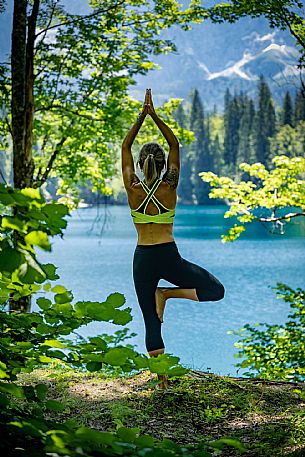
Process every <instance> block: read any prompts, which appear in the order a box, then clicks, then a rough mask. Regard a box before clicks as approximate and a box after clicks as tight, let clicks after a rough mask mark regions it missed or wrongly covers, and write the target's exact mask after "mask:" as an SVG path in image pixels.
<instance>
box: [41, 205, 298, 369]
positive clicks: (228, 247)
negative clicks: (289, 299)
mask: <svg viewBox="0 0 305 457" xmlns="http://www.w3.org/2000/svg"><path fill="white" fill-rule="evenodd" d="M224 211H225V207H223V206H197V207H196V206H178V207H177V210H176V218H175V224H174V236H175V240H176V243H177V246H178V249H179V251H180V254H181V255H182V257H184V258H186V259H187V260H189V261H191V262H194V263H198V264H199V265H201V266H203V267H204V268H206V269H207V270H209V271H211V272H212V273H213V274H214V275H215V276H217V277H218V278H219V279H220V280H221V282H222V283H223V284H224V286H225V289H226V295H225V298H224V299H223V300H222V301H219V302H214V303H213V302H210V303H198V302H193V301H190V300H182V299H175V300H174V299H171V300H169V301H168V302H167V306H166V311H165V316H164V317H165V319H164V320H165V323H164V324H163V327H162V328H163V339H164V341H165V345H166V351H167V352H168V353H171V354H174V355H177V356H179V357H180V359H181V362H182V363H183V364H185V365H186V366H188V367H191V368H195V369H201V370H204V371H206V370H208V369H210V370H211V371H213V372H214V373H218V374H230V375H237V371H236V367H234V363H236V361H237V360H238V359H236V358H234V354H235V353H236V352H237V350H236V349H235V347H234V342H235V341H236V340H237V337H236V336H232V335H228V334H227V332H228V331H229V330H233V329H235V330H236V329H238V328H240V327H242V326H243V325H244V324H245V323H255V322H270V323H272V322H273V323H281V322H284V321H285V319H286V317H287V313H288V308H287V305H285V304H284V303H283V302H282V301H281V300H278V299H276V298H275V293H274V291H273V290H271V288H270V286H271V287H272V286H275V285H276V283H277V282H278V281H281V282H284V283H286V284H288V285H290V286H292V287H304V286H305V284H304V282H305V281H304V279H305V242H304V241H305V224H304V221H299V222H298V223H293V224H291V225H289V226H287V228H286V233H285V234H284V235H282V236H281V235H275V234H270V233H268V231H267V230H266V229H265V228H264V227H263V226H262V225H260V224H258V223H257V224H254V225H253V226H251V227H250V228H249V230H248V232H247V233H246V234H243V235H242V237H241V238H240V239H239V240H237V241H235V242H234V243H227V244H223V243H221V241H220V235H221V234H222V233H224V232H225V230H226V228H228V227H229V226H230V221H229V220H227V219H223V213H224ZM136 241H137V237H136V231H135V228H134V226H133V223H132V221H131V219H130V215H129V208H128V207H127V206H101V207H99V208H96V207H94V208H81V209H78V210H76V211H74V212H73V215H72V217H71V218H69V223H68V229H67V231H66V232H65V235H64V238H63V239H60V238H58V239H55V240H53V251H52V252H51V253H45V252H41V251H40V253H39V258H40V260H42V261H43V262H53V263H55V265H57V266H58V270H57V271H58V273H59V275H60V277H61V279H60V281H58V282H59V283H60V284H63V285H65V286H66V287H67V288H68V289H71V290H72V291H73V294H74V297H75V300H92V301H97V300H99V301H103V300H105V298H106V297H107V295H108V294H110V293H112V292H120V293H122V294H124V295H125V297H126V304H127V306H129V307H131V308H132V315H133V320H132V321H131V322H130V323H129V324H128V327H129V328H130V330H132V331H133V332H136V333H137V336H136V337H135V338H133V339H132V340H128V342H131V343H133V344H136V348H137V350H138V351H140V352H144V353H145V352H146V349H145V345H144V325H143V321H142V315H141V312H140V309H139V306H138V303H137V298H136V295H135V290H134V285H133V280H132V257H133V252H134V248H135V245H136ZM159 285H169V283H167V282H166V281H163V280H162V281H160V283H159ZM118 328H121V327H117V326H114V325H110V324H107V323H106V324H104V323H100V322H99V323H95V324H90V325H88V326H86V327H83V328H82V329H81V332H80V333H82V334H83V335H92V336H93V335H96V334H98V333H103V332H105V331H116V330H117V329H118ZM240 374H241V373H240Z"/></svg>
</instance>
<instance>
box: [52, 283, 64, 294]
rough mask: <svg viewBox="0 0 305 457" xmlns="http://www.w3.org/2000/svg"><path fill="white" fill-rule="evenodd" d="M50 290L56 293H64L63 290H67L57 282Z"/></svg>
mask: <svg viewBox="0 0 305 457" xmlns="http://www.w3.org/2000/svg"><path fill="white" fill-rule="evenodd" d="M51 291H52V292H54V293H56V294H64V293H65V292H67V289H66V288H65V287H64V286H61V285H60V284H57V285H56V286H54V287H52V289H51Z"/></svg>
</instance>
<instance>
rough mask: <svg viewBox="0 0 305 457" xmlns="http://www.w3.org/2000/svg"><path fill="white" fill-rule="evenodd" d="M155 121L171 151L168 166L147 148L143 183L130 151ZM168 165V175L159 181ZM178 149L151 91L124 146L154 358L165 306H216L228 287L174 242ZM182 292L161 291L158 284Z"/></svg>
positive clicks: (138, 279) (140, 288) (141, 296)
mask: <svg viewBox="0 0 305 457" xmlns="http://www.w3.org/2000/svg"><path fill="white" fill-rule="evenodd" d="M148 114H149V115H150V116H151V117H152V119H153V120H154V122H155V123H156V125H157V126H158V128H159V129H160V131H161V133H162V134H163V136H164V137H165V139H166V141H167V143H168V145H169V155H168V159H167V163H166V160H165V154H164V151H163V149H162V147H161V146H159V145H158V144H157V143H147V144H145V145H144V146H143V147H142V149H141V151H140V155H139V159H138V161H137V164H138V165H139V167H140V169H141V170H142V171H143V173H144V180H143V181H140V179H139V178H138V176H137V175H136V173H135V168H134V162H133V158H132V154H131V146H132V144H133V141H134V139H135V137H136V135H137V133H138V132H139V130H140V127H141V125H142V124H143V121H144V119H145V117H146V116H147V115H148ZM165 165H166V171H165V173H164V175H163V176H162V179H160V176H161V173H162V171H163V170H164V167H165ZM179 169H180V162H179V143H178V140H177V138H176V137H175V135H174V134H173V132H172V130H171V129H170V128H169V127H168V126H167V125H166V124H165V123H164V122H163V121H162V120H161V119H160V118H159V117H158V115H157V113H156V112H155V109H154V106H153V102H152V96H151V90H150V89H146V95H145V101H144V104H143V109H142V112H141V113H140V115H139V116H138V118H137V120H136V122H135V124H134V125H133V126H132V127H131V129H130V131H129V132H128V134H127V135H126V137H125V139H124V141H123V144H122V173H123V180H124V186H125V189H126V191H127V195H128V202H129V205H130V208H131V216H132V218H133V221H134V224H135V227H136V230H137V232H138V243H137V246H136V249H135V252H134V258H133V278H134V284H135V290H136V294H137V297H138V301H139V305H140V307H141V310H142V313H143V317H144V323H145V329H146V348H147V351H148V353H149V355H150V356H157V355H158V354H161V353H163V352H164V343H163V340H162V336H161V323H162V322H163V313H164V309H165V304H166V301H167V300H168V299H169V298H184V299H189V300H195V301H201V302H204V301H217V300H221V299H222V298H223V297H224V287H223V285H222V284H221V283H220V282H219V281H218V279H216V278H215V277H214V276H213V275H212V274H211V273H209V272H208V271H207V270H205V269H204V268H202V267H200V266H198V265H195V264H194V263H191V262H188V261H187V260H185V259H183V258H182V257H181V256H180V254H179V251H178V249H177V246H176V243H175V241H174V238H173V222H174V216H175V206H176V201H177V194H176V189H177V185H178V180H179ZM161 278H163V279H165V280H166V281H168V282H170V283H172V284H174V285H176V286H178V287H158V282H159V280H160V279H161Z"/></svg>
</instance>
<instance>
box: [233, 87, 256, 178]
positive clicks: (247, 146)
mask: <svg viewBox="0 0 305 457" xmlns="http://www.w3.org/2000/svg"><path fill="white" fill-rule="evenodd" d="M254 116H255V108H254V103H253V100H251V99H250V98H249V97H248V96H245V97H244V98H243V109H242V114H241V118H240V125H239V132H238V136H239V141H238V149H237V159H236V171H238V170H239V167H238V165H239V164H240V163H242V162H248V163H251V162H254V161H255V151H254V148H253V122H254Z"/></svg>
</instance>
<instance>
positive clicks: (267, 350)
mask: <svg viewBox="0 0 305 457" xmlns="http://www.w3.org/2000/svg"><path fill="white" fill-rule="evenodd" d="M277 298H282V299H283V300H284V301H285V302H286V303H288V304H289V306H290V309H291V311H290V314H289V315H288V318H289V320H288V321H287V322H286V323H285V324H283V325H276V324H265V323H260V324H255V325H254V326H251V325H249V324H247V325H245V326H244V328H242V329H240V331H239V332H237V331H231V332H229V333H231V334H234V335H239V336H240V337H241V339H240V340H239V341H238V343H235V346H236V347H237V348H239V353H238V354H237V356H238V357H242V358H243V361H242V362H240V363H237V364H236V366H238V367H240V368H247V369H250V372H246V373H245V374H246V375H247V376H251V377H254V376H259V377H262V378H265V379H279V380H280V379H287V380H289V381H304V379H305V356H304V354H305V291H304V290H302V289H296V290H293V289H292V288H290V287H288V286H287V285H285V284H282V283H278V285H277Z"/></svg>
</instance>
